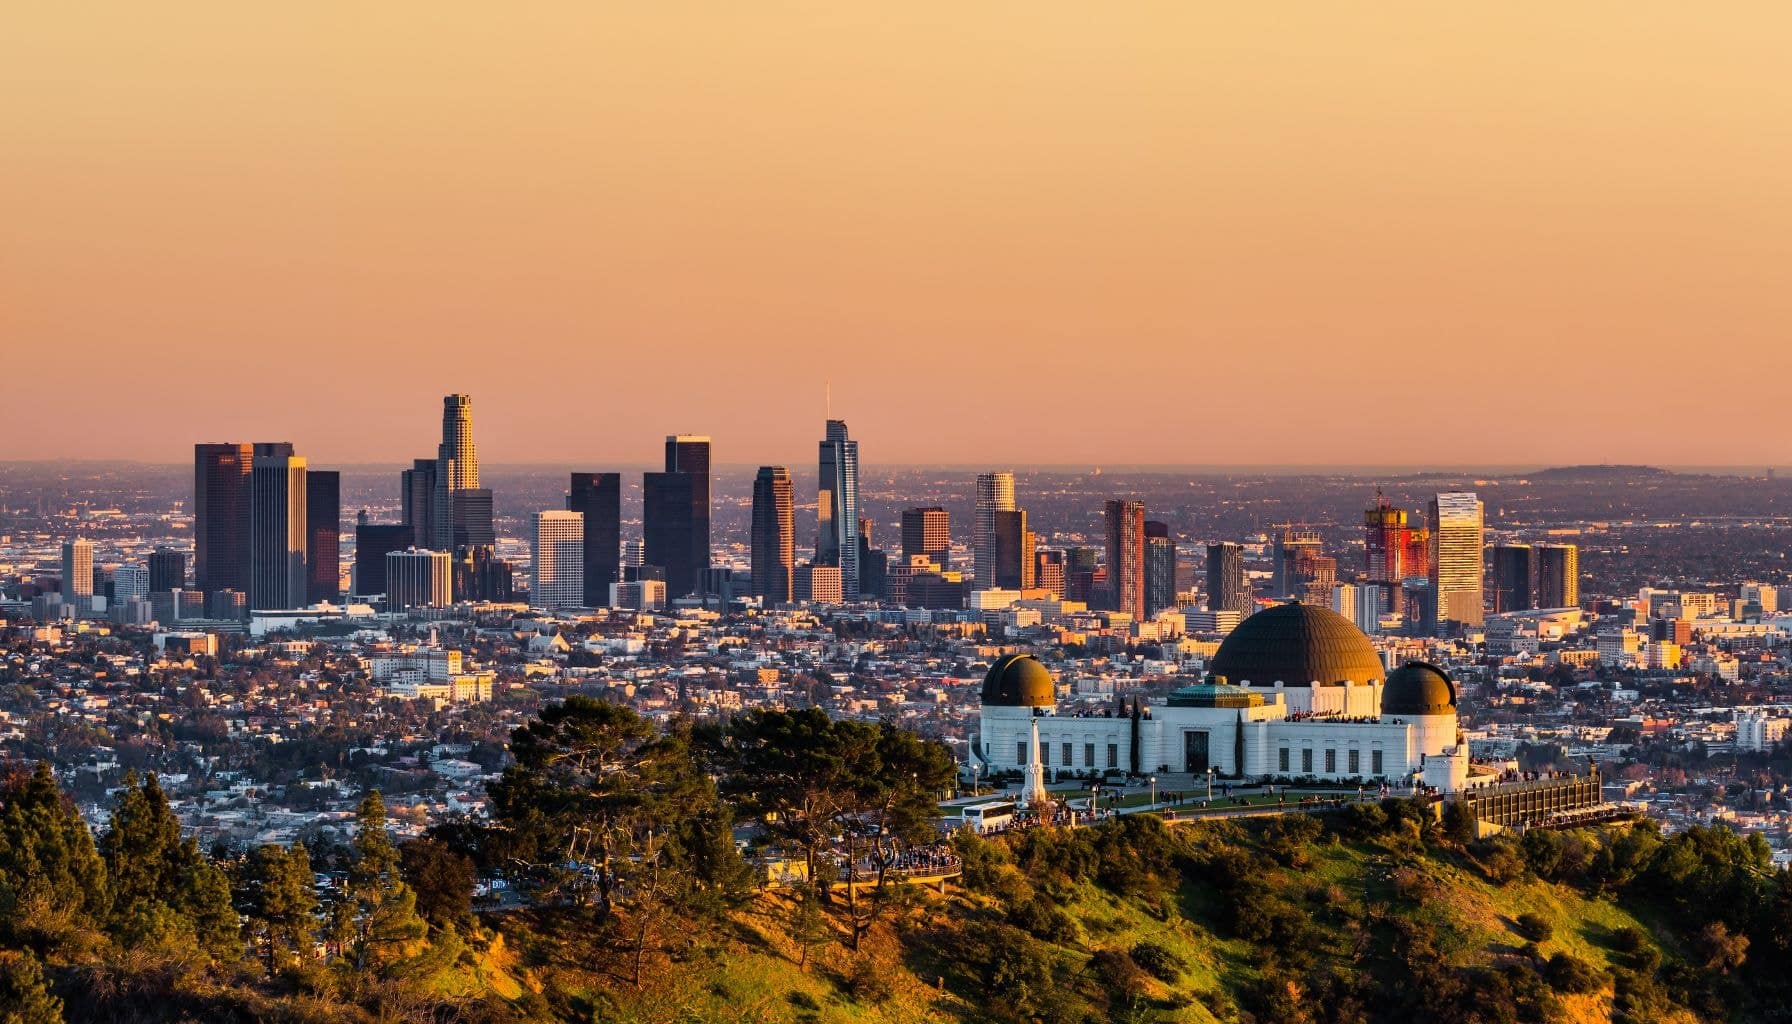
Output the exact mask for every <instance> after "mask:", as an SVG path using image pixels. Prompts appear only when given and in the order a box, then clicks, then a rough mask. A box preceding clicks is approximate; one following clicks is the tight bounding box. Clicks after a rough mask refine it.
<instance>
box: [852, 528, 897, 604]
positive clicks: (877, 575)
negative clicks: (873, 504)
mask: <svg viewBox="0 0 1792 1024" xmlns="http://www.w3.org/2000/svg"><path fill="white" fill-rule="evenodd" d="M889 578H890V556H889V554H888V553H887V552H885V551H884V550H883V549H881V548H874V547H872V546H871V517H870V516H860V517H859V596H860V597H866V598H869V597H883V596H884V593H885V592H886V590H887V588H888V584H889Z"/></svg>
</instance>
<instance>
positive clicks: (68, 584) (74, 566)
mask: <svg viewBox="0 0 1792 1024" xmlns="http://www.w3.org/2000/svg"><path fill="white" fill-rule="evenodd" d="M91 597H93V542H92V541H90V540H88V539H87V538H86V537H76V538H75V539H73V540H65V541H63V542H62V600H63V601H65V602H73V601H75V599H76V598H91ZM79 611H80V612H82V613H84V612H85V611H86V609H79Z"/></svg>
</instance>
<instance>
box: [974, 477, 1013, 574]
mask: <svg viewBox="0 0 1792 1024" xmlns="http://www.w3.org/2000/svg"><path fill="white" fill-rule="evenodd" d="M1012 511H1014V474H1013V473H1010V472H1008V471H1006V470H1003V471H1001V472H996V473H980V474H978V476H977V507H976V512H977V518H976V524H975V525H976V528H977V532H976V535H975V536H974V537H972V538H971V567H972V570H973V574H974V576H975V579H976V588H975V589H977V590H989V589H990V588H992V587H994V586H995V585H996V513H997V512H1012Z"/></svg>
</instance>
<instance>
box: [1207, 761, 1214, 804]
mask: <svg viewBox="0 0 1792 1024" xmlns="http://www.w3.org/2000/svg"><path fill="white" fill-rule="evenodd" d="M1207 802H1208V803H1213V766H1212V765H1208V766H1207Z"/></svg>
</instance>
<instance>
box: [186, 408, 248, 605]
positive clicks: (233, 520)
mask: <svg viewBox="0 0 1792 1024" xmlns="http://www.w3.org/2000/svg"><path fill="white" fill-rule="evenodd" d="M254 452H255V446H254V445H249V444H236V443H230V444H196V445H194V446H193V582H194V585H195V586H197V587H198V589H200V590H202V591H205V592H206V593H211V592H212V591H214V590H244V589H246V588H247V587H248V585H249V474H250V471H251V468H252V464H253V462H254V457H255V456H254Z"/></svg>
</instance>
